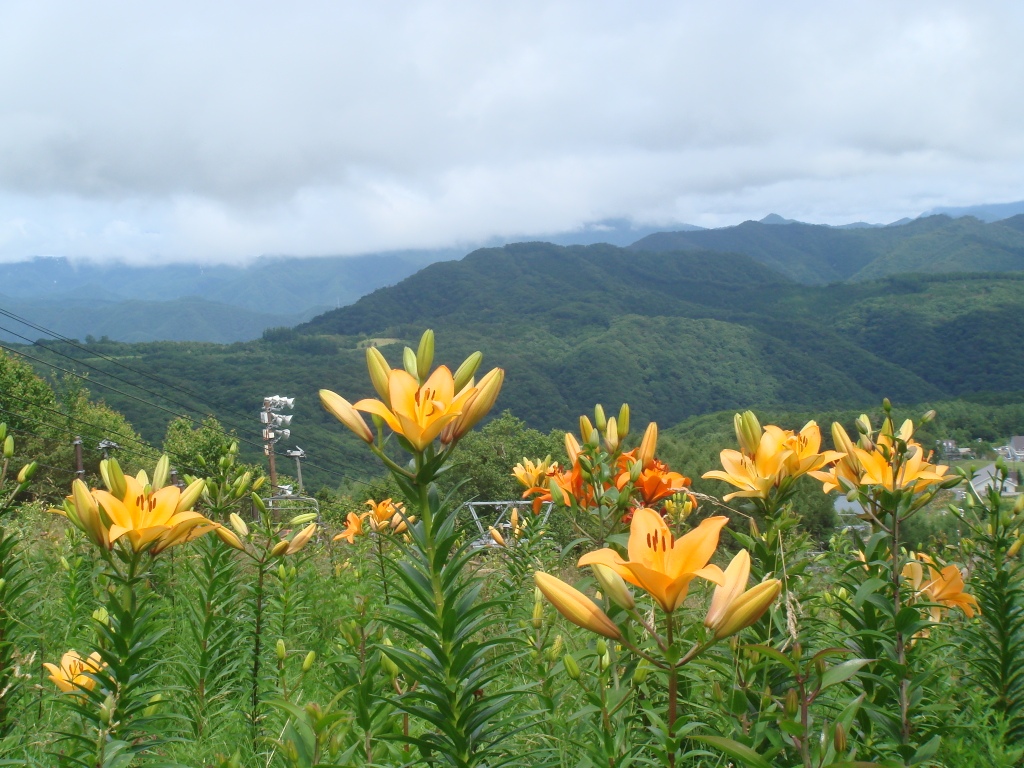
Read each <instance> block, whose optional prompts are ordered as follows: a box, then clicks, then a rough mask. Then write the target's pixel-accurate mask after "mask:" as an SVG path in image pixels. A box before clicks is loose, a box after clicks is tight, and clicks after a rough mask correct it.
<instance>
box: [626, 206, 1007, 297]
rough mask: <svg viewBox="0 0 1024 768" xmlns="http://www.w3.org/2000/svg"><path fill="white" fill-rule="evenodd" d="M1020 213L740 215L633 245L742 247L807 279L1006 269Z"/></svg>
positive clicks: (823, 280) (764, 261)
mask: <svg viewBox="0 0 1024 768" xmlns="http://www.w3.org/2000/svg"><path fill="white" fill-rule="evenodd" d="M1019 218H1020V217H1014V218H1012V219H1006V220H1003V221H997V222H994V223H990V224H986V223H985V222H982V221H980V220H978V219H975V218H972V217H969V216H965V217H962V218H958V219H951V218H949V217H948V216H927V217H924V218H920V219H914V220H913V221H910V222H908V223H906V224H901V225H898V226H895V225H894V226H888V227H857V228H840V227H826V226H820V225H815V224H802V223H800V222H792V223H786V224H782V223H775V222H764V221H746V222H744V223H742V224H740V225H738V226H735V227H724V228H722V229H706V230H701V231H698V232H661V233H658V234H654V235H649V236H647V237H645V238H643V239H641V240H639V241H637V242H636V243H634V244H633V246H632V248H634V249H636V250H643V251H659V252H673V251H685V250H714V251H731V252H735V253H742V254H745V255H747V256H749V257H750V258H752V259H754V260H755V261H758V262H760V263H762V264H765V265H766V266H769V267H771V268H772V269H775V270H777V271H778V272H780V273H782V274H784V275H786V276H788V277H790V278H792V279H793V280H796V281H798V282H802V283H807V284H809V285H822V284H825V283H832V282H838V281H844V280H854V281H856V280H870V279H875V278H879V277H885V276H886V275H892V274H899V273H903V272H930V273H931V272H1010V271H1018V270H1024V231H1022V229H1021V224H1020V222H1019V221H1018V220H1017V219H1019Z"/></svg>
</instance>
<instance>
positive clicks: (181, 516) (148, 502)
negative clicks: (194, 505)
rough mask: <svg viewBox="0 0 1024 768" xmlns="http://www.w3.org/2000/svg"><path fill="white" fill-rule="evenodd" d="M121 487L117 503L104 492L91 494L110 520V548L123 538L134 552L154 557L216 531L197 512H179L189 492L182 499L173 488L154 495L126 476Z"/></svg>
mask: <svg viewBox="0 0 1024 768" xmlns="http://www.w3.org/2000/svg"><path fill="white" fill-rule="evenodd" d="M197 482H199V483H201V482H202V481H201V480H200V481H197ZM124 483H125V494H124V498H121V499H119V498H117V497H116V496H114V494H112V493H110V492H109V491H105V490H94V491H93V492H92V495H93V497H94V498H95V499H96V501H97V502H98V503H99V506H100V507H101V508H102V510H103V512H104V514H105V515H106V518H107V519H108V520H110V526H109V528H108V538H109V541H110V543H111V544H113V543H114V542H116V541H117V540H118V539H120V538H122V537H126V538H127V539H128V542H129V543H130V544H131V548H132V549H133V550H134V551H135V552H150V553H151V554H154V555H156V554H159V553H160V552H162V551H163V550H165V549H167V548H168V547H173V546H175V545H177V544H183V543H185V542H187V541H191V540H192V539H196V538H198V537H200V536H202V535H204V534H207V533H211V532H213V531H214V530H215V529H216V528H217V524H216V523H214V522H212V521H211V520H208V519H206V518H205V517H203V516H202V515H200V514H199V513H198V512H194V511H192V510H191V509H182V508H181V507H182V504H181V502H182V501H183V500H185V501H186V502H187V501H188V500H189V498H192V497H194V495H195V494H194V493H193V492H191V491H188V490H187V491H186V494H185V496H183V495H182V493H181V491H180V490H179V489H178V488H176V487H175V486H173V485H168V486H165V487H163V488H160V489H159V490H155V491H154V490H152V489H151V488H150V486H148V485H143V484H142V483H141V482H140V481H139V479H138V478H135V477H131V476H126V477H125V478H124Z"/></svg>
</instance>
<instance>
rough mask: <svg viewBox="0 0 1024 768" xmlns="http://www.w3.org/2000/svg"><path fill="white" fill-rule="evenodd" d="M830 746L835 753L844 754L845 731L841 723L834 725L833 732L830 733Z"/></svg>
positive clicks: (845, 745)
mask: <svg viewBox="0 0 1024 768" xmlns="http://www.w3.org/2000/svg"><path fill="white" fill-rule="evenodd" d="M832 744H833V745H834V746H835V748H836V752H838V753H839V754H843V753H844V752H846V748H847V746H848V744H847V743H846V729H845V728H843V724H842V723H836V726H835V731H834V732H833V733H832Z"/></svg>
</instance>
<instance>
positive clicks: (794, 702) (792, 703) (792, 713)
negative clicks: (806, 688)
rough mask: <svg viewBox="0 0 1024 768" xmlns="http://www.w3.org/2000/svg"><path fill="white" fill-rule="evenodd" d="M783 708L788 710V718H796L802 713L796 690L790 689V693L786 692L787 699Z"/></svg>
mask: <svg viewBox="0 0 1024 768" xmlns="http://www.w3.org/2000/svg"><path fill="white" fill-rule="evenodd" d="M783 706H784V708H785V710H786V715H787V716H788V717H790V718H794V717H796V714H797V712H799V711H800V701H799V699H798V698H797V694H796V689H795V688H790V689H789V690H788V691H786V698H785V701H784V702H783Z"/></svg>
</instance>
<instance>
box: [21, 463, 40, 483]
mask: <svg viewBox="0 0 1024 768" xmlns="http://www.w3.org/2000/svg"><path fill="white" fill-rule="evenodd" d="M37 469H39V464H38V463H37V462H34V461H33V462H30V463H28V464H26V465H25V466H24V467H22V468H21V471H20V472H19V473H18V483H19V484H21V483H27V482H28V481H29V480H31V479H32V477H33V476H34V475H35V473H36V470H37Z"/></svg>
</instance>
